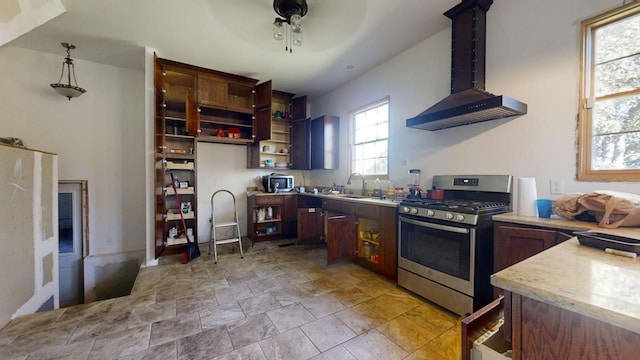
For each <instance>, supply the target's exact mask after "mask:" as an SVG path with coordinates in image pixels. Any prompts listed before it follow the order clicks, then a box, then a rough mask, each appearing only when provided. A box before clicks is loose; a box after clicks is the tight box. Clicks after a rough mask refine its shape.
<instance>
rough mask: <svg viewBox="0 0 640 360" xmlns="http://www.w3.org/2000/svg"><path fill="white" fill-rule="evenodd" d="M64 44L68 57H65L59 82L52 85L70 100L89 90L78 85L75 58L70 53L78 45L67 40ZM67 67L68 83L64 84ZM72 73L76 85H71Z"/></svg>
mask: <svg viewBox="0 0 640 360" xmlns="http://www.w3.org/2000/svg"><path fill="white" fill-rule="evenodd" d="M62 46H63V47H64V48H65V49H67V57H65V58H64V61H63V62H62V72H61V73H60V79H59V80H58V82H57V83H56V84H51V87H52V88H53V90H55V91H56V92H57V93H58V94H60V95H62V96H66V97H67V98H68V99H69V101H71V98H73V97H78V96H80V95H82V94H84V93H85V92H87V90H85V89H83V88H81V87H79V86H78V82H77V81H76V72H75V68H74V66H73V59H72V58H71V55H70V54H69V52H70V51H71V50H73V49H75V48H76V46H75V45H73V44H69V43H66V42H63V43H62ZM65 68H66V69H67V83H66V84H63V83H62V78H63V77H64V71H65ZM72 75H73V82H74V83H75V85H71V76H72Z"/></svg>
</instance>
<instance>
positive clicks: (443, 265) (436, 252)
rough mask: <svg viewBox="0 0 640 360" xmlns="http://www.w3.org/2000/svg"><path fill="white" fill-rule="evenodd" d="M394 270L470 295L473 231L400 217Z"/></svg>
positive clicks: (473, 257)
mask: <svg viewBox="0 0 640 360" xmlns="http://www.w3.org/2000/svg"><path fill="white" fill-rule="evenodd" d="M398 224H399V225H398V226H399V235H400V236H399V238H400V241H399V244H398V247H399V251H398V253H399V256H398V267H400V268H402V269H404V270H407V271H410V272H412V273H414V274H416V275H419V276H422V277H424V278H427V279H429V280H432V281H435V282H437V283H439V284H441V285H444V286H446V287H449V288H451V289H454V290H457V291H459V292H461V293H464V294H467V295H469V296H473V289H474V274H473V271H474V266H475V241H476V229H475V228H473V227H465V226H458V225H446V224H441V223H435V222H429V220H426V221H424V220H422V219H419V218H415V217H409V216H405V215H400V216H399V218H398Z"/></svg>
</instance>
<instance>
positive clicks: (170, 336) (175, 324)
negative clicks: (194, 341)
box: [149, 312, 201, 346]
mask: <svg viewBox="0 0 640 360" xmlns="http://www.w3.org/2000/svg"><path fill="white" fill-rule="evenodd" d="M200 330H201V327H200V316H199V315H198V313H197V312H193V313H189V314H183V315H178V316H176V317H173V318H171V319H166V320H161V321H158V322H155V323H153V324H152V325H151V340H150V342H149V346H156V345H160V344H162V343H165V342H169V341H173V340H177V339H180V338H182V337H185V336H189V335H193V334H196V333H199V332H200Z"/></svg>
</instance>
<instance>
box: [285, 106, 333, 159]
mask: <svg viewBox="0 0 640 360" xmlns="http://www.w3.org/2000/svg"><path fill="white" fill-rule="evenodd" d="M291 126H292V129H291V134H292V140H291V153H292V154H291V163H292V168H293V169H300V170H310V169H311V170H320V169H325V170H331V169H338V167H339V155H340V151H339V146H340V144H339V141H340V137H339V131H340V128H339V127H340V118H339V117H337V116H328V115H325V116H321V117H319V118H315V119H300V120H294V121H293V122H292V125H291Z"/></svg>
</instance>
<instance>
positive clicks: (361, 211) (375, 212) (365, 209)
mask: <svg viewBox="0 0 640 360" xmlns="http://www.w3.org/2000/svg"><path fill="white" fill-rule="evenodd" d="M356 215H358V216H362V217H366V218H370V219H377V218H379V217H380V207H378V206H375V205H364V204H357V205H356Z"/></svg>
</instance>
